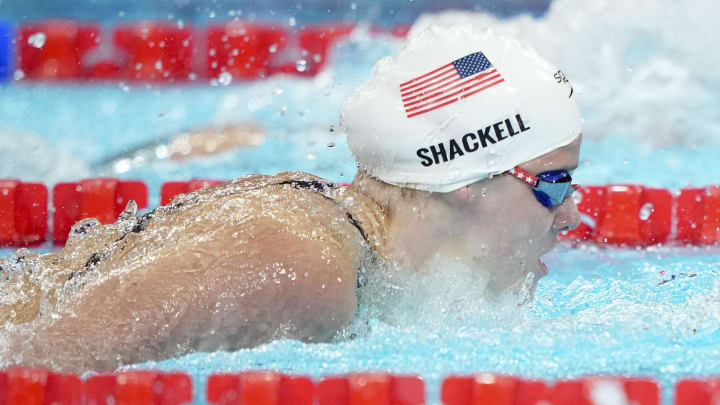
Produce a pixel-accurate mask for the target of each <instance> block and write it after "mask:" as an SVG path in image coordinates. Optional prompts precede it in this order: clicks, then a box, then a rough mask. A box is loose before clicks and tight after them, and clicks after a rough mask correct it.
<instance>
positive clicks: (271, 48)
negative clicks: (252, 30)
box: [268, 44, 278, 53]
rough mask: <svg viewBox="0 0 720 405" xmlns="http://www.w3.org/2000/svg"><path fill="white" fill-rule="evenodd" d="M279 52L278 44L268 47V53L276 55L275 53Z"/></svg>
mask: <svg viewBox="0 0 720 405" xmlns="http://www.w3.org/2000/svg"><path fill="white" fill-rule="evenodd" d="M277 50H278V44H272V45H270V46H269V47H268V51H270V53H275V52H277Z"/></svg>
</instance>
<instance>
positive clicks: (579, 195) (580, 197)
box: [572, 193, 583, 205]
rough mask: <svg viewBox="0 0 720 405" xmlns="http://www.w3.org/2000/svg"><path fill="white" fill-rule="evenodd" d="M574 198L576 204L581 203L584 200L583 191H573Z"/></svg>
mask: <svg viewBox="0 0 720 405" xmlns="http://www.w3.org/2000/svg"><path fill="white" fill-rule="evenodd" d="M572 199H573V202H574V203H575V205H577V204H580V203H581V202H582V200H583V195H582V193H573V195H572Z"/></svg>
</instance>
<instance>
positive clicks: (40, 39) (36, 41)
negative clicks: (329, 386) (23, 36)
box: [28, 32, 47, 48]
mask: <svg viewBox="0 0 720 405" xmlns="http://www.w3.org/2000/svg"><path fill="white" fill-rule="evenodd" d="M46 39H47V35H45V33H44V32H36V33H34V34H32V35H30V38H28V44H29V45H31V46H34V47H35V48H42V47H43V45H45V40H46Z"/></svg>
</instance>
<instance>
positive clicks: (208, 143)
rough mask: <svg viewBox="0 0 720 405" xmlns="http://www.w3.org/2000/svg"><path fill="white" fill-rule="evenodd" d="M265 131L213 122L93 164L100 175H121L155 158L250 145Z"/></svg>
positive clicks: (247, 124)
mask: <svg viewBox="0 0 720 405" xmlns="http://www.w3.org/2000/svg"><path fill="white" fill-rule="evenodd" d="M265 137H266V134H265V130H264V129H263V128H262V127H260V125H258V124H256V123H254V122H240V123H234V124H224V125H219V124H213V125H210V126H203V127H198V128H193V129H191V130H189V131H183V132H181V133H179V134H174V135H173V136H170V137H164V139H160V140H153V141H152V142H149V143H147V144H145V145H142V146H139V147H137V148H134V149H133V150H131V151H127V152H123V153H121V154H119V155H116V156H111V157H110V158H107V159H105V160H103V161H102V162H100V163H98V164H96V165H95V167H94V168H95V170H96V171H98V172H99V173H102V174H113V175H116V174H122V173H125V172H127V171H129V170H131V169H135V168H138V167H142V166H145V165H148V164H150V163H152V162H154V161H156V160H161V159H171V160H175V161H182V160H186V159H189V158H195V157H203V156H210V155H216V154H219V153H222V152H225V151H228V150H232V149H236V148H240V147H254V146H258V145H262V143H263V142H264V141H265Z"/></svg>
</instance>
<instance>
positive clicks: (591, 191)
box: [561, 184, 675, 246]
mask: <svg viewBox="0 0 720 405" xmlns="http://www.w3.org/2000/svg"><path fill="white" fill-rule="evenodd" d="M578 199H579V201H578V203H577V206H578V211H579V212H580V215H581V223H580V226H578V227H577V228H576V229H575V230H573V231H570V232H565V233H563V234H562V235H561V239H568V240H577V241H595V242H597V243H599V244H608V245H630V246H649V245H655V244H659V243H666V242H668V241H670V237H671V234H672V226H673V221H672V219H673V214H674V209H673V207H674V204H675V199H674V198H673V195H672V193H671V192H669V191H668V190H663V189H656V188H645V187H643V186H637V185H619V184H618V185H616V184H611V185H607V186H587V187H583V188H581V189H580V190H579V192H578Z"/></svg>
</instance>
